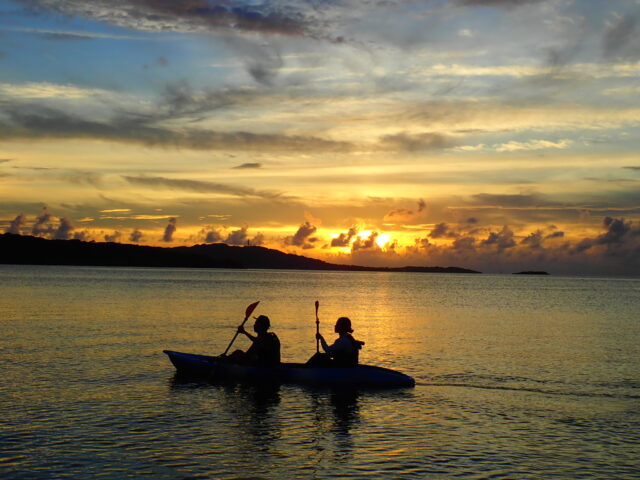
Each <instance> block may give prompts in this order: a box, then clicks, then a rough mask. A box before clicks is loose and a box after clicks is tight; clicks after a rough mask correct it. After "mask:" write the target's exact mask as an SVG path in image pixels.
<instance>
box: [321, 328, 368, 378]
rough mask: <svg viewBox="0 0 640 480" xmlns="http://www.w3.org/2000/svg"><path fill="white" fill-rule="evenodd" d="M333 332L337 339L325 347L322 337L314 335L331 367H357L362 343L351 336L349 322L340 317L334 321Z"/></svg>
mask: <svg viewBox="0 0 640 480" xmlns="http://www.w3.org/2000/svg"><path fill="white" fill-rule="evenodd" d="M334 331H335V332H336V333H337V334H338V338H337V339H336V341H335V342H333V344H332V345H327V342H326V341H325V340H324V337H323V336H322V335H320V333H317V334H316V338H317V339H318V340H320V345H322V349H323V350H324V351H325V352H326V353H327V355H328V356H329V357H330V358H331V360H332V365H333V366H336V367H355V366H357V365H358V355H359V352H360V349H361V348H362V346H363V345H364V342H361V341H360V340H356V339H355V338H353V336H352V335H351V334H352V333H353V328H351V320H349V319H348V318H347V317H340V318H339V319H338V320H337V321H336V325H335V327H334Z"/></svg>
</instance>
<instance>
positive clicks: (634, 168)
mask: <svg viewBox="0 0 640 480" xmlns="http://www.w3.org/2000/svg"><path fill="white" fill-rule="evenodd" d="M622 168H626V169H628V170H637V171H640V167H622Z"/></svg>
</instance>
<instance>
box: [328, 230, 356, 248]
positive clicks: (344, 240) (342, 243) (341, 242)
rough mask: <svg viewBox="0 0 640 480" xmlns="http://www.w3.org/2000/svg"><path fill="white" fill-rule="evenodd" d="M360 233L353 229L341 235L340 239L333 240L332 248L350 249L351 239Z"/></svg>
mask: <svg viewBox="0 0 640 480" xmlns="http://www.w3.org/2000/svg"><path fill="white" fill-rule="evenodd" d="M357 233H358V230H357V229H356V227H351V228H350V229H349V231H348V232H346V233H341V234H340V235H338V237H336V238H334V239H332V240H331V246H332V247H348V246H349V244H350V243H351V239H352V238H353V237H354V236H355V235H356V234H357Z"/></svg>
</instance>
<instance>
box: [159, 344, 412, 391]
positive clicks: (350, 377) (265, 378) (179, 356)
mask: <svg viewBox="0 0 640 480" xmlns="http://www.w3.org/2000/svg"><path fill="white" fill-rule="evenodd" d="M164 353H166V354H167V355H168V357H169V359H170V360H171V363H173V365H174V366H175V367H176V370H177V371H178V373H180V374H186V375H191V376H202V377H208V378H212V379H224V380H237V381H252V382H273V383H300V384H312V385H335V386H347V385H349V386H360V387H371V388H398V387H413V386H415V381H414V379H413V378H411V377H410V376H408V375H405V374H404V373H401V372H397V371H395V370H391V369H388V368H383V367H374V366H371V365H358V366H357V367H353V368H341V367H333V368H331V367H329V368H327V367H321V368H319V367H310V366H307V365H304V364H302V363H282V364H280V365H278V366H276V367H260V366H252V365H238V364H235V363H230V362H229V361H224V360H222V359H220V358H219V357H213V356H209V355H197V354H193V353H182V352H174V351H172V350H164Z"/></svg>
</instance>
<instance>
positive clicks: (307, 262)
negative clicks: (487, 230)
mask: <svg viewBox="0 0 640 480" xmlns="http://www.w3.org/2000/svg"><path fill="white" fill-rule="evenodd" d="M0 264H13V265H67V266H96V267H150V268H153V267H174V268H231V269H274V270H316V271H349V272H413V273H482V272H478V271H476V270H471V269H467V268H461V267H420V266H405V267H365V266H361V265H341V264H336V263H328V262H325V261H322V260H316V259H313V258H309V257H304V256H301V255H295V254H290V253H284V252H281V251H279V250H274V249H269V248H264V247H256V246H246V247H239V246H231V245H226V244H224V243H214V244H206V245H204V244H203V245H194V246H191V247H149V246H141V245H132V244H123V243H111V242H84V241H81V240H48V239H45V238H40V237H33V236H28V235H15V234H11V233H5V234H0Z"/></svg>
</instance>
